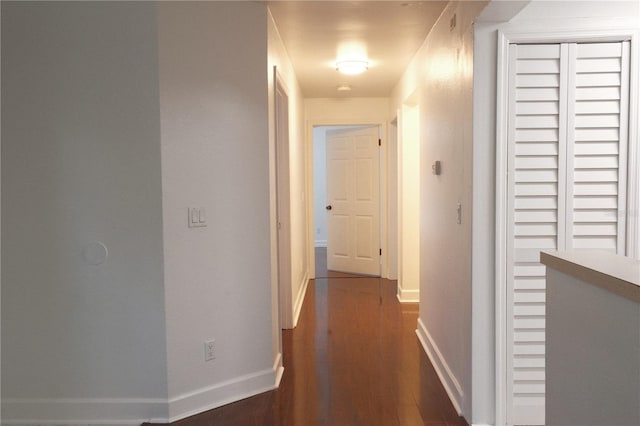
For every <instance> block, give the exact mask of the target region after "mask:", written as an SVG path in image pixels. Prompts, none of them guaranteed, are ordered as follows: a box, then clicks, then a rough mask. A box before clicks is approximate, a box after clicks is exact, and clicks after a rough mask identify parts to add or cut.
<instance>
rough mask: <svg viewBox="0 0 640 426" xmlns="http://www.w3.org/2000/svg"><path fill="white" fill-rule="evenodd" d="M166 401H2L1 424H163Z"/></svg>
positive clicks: (22, 399)
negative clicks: (150, 422) (148, 422)
mask: <svg viewBox="0 0 640 426" xmlns="http://www.w3.org/2000/svg"><path fill="white" fill-rule="evenodd" d="M167 418H168V416H167V400H166V399H141V398H6V399H3V400H2V424H3V425H15V426H17V425H101V426H125V425H126V426H139V425H140V424H141V423H143V422H147V421H152V422H166V421H167Z"/></svg>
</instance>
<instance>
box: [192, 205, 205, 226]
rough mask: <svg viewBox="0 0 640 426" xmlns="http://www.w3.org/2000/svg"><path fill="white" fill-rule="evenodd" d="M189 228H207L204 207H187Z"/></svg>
mask: <svg viewBox="0 0 640 426" xmlns="http://www.w3.org/2000/svg"><path fill="white" fill-rule="evenodd" d="M188 213H189V221H188V226H189V228H203V227H205V226H207V214H206V211H205V209H204V207H200V208H197V207H189V209H188Z"/></svg>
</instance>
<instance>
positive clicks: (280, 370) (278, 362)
mask: <svg viewBox="0 0 640 426" xmlns="http://www.w3.org/2000/svg"><path fill="white" fill-rule="evenodd" d="M273 371H275V373H276V383H275V387H276V388H279V387H280V381H282V375H283V374H284V366H283V365H282V352H278V355H276V359H275V361H274V362H273Z"/></svg>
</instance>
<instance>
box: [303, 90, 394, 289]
mask: <svg viewBox="0 0 640 426" xmlns="http://www.w3.org/2000/svg"><path fill="white" fill-rule="evenodd" d="M388 114H389V99H388V98H307V99H305V100H304V116H305V141H306V142H305V143H306V145H307V147H308V148H307V157H306V164H307V192H308V193H312V191H313V173H314V171H313V169H314V168H313V146H312V144H313V128H314V126H323V125H324V126H336V125H338V126H339V125H344V126H348V125H362V124H373V125H380V132H381V135H382V140H383V143H382V151H381V154H380V155H381V158H382V162H381V163H382V167H381V174H380V180H381V182H383V183H385V184H386V182H387V181H386V173H387V165H386V158H387V149H388V143H385V142H386V140H387V122H388V117H389V116H388ZM380 202H381V206H382V215H381V217H380V223H381V224H382V231H381V240H380V241H381V243H382V253H383V254H382V256H383V263H382V276H383V277H386V276H387V271H386V266H387V262H386V261H384V260H385V259H386V258H385V256H386V253H387V250H388V241H387V238H386V235H387V231H386V227H387V223H386V221H387V211H386V206H387V190H386V188H383V190H382V194H381V197H380ZM314 204H315V202H314V201H313V198H312V197H309V205H308V211H309V212H311V213H310V215H312V214H314V212H315V206H314ZM314 222H315V221H312V222H310V223H309V224H308V227H307V235H308V241H309V243H308V244H309V246H310V247H311V246H313V244H314V241H315V237H314V235H315V232H316V230H315V225H314ZM308 255H309V270H310V271H311V274H310V277H311V278H313V277H314V276H315V259H314V256H313V255H314V254H313V247H311V250H310V251H309V253H308Z"/></svg>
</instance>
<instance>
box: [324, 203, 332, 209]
mask: <svg viewBox="0 0 640 426" xmlns="http://www.w3.org/2000/svg"><path fill="white" fill-rule="evenodd" d="M332 208H333V207H331V204H329V205H328V206H327V207H325V209H327V210H331V209H332Z"/></svg>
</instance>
